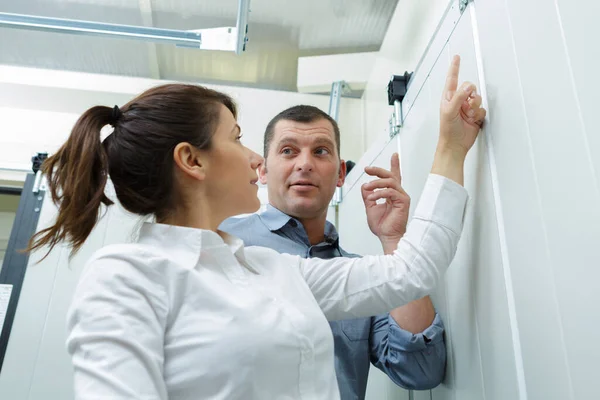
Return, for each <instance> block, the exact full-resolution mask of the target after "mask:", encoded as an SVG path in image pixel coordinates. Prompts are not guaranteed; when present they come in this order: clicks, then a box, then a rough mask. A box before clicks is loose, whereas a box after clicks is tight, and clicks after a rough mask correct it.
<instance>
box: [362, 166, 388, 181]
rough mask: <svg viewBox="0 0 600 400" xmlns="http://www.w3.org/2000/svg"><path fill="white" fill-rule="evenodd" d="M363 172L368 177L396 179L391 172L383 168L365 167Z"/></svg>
mask: <svg viewBox="0 0 600 400" xmlns="http://www.w3.org/2000/svg"><path fill="white" fill-rule="evenodd" d="M365 172H366V173H367V174H368V175H371V176H376V177H378V178H382V179H385V178H394V179H396V177H395V176H394V174H393V173H392V172H391V171H388V170H387V169H385V168H379V167H365Z"/></svg>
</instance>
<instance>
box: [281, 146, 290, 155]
mask: <svg viewBox="0 0 600 400" xmlns="http://www.w3.org/2000/svg"><path fill="white" fill-rule="evenodd" d="M281 154H286V155H290V154H292V149H290V148H289V147H286V148H284V149H283V150H281Z"/></svg>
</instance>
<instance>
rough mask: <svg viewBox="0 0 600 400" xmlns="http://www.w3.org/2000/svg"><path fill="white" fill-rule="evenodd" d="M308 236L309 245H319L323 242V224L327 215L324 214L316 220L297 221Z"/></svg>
mask: <svg viewBox="0 0 600 400" xmlns="http://www.w3.org/2000/svg"><path fill="white" fill-rule="evenodd" d="M298 220H299V221H300V222H301V223H302V226H304V230H305V231H306V234H307V235H308V241H309V242H310V244H311V245H315V244H319V243H321V242H323V241H324V240H325V222H326V221H327V215H326V214H324V215H323V216H321V217H318V218H310V219H300V218H299V219H298Z"/></svg>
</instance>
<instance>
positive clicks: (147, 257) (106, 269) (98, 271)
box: [82, 243, 177, 283]
mask: <svg viewBox="0 0 600 400" xmlns="http://www.w3.org/2000/svg"><path fill="white" fill-rule="evenodd" d="M175 270H177V261H176V259H174V258H173V257H171V255H170V254H169V253H167V252H166V251H165V250H164V249H160V248H157V247H153V246H149V245H147V244H140V243H123V244H111V245H107V246H104V247H102V248H100V249H98V250H97V251H95V252H94V253H93V254H92V256H91V257H90V258H89V259H88V261H87V262H86V264H85V267H84V270H83V272H82V278H83V277H85V276H86V275H87V276H89V275H92V276H94V277H95V279H103V278H107V279H114V278H115V277H120V278H123V279H135V280H137V281H140V282H141V281H144V280H145V281H155V282H156V283H158V282H161V281H164V280H165V277H167V276H168V275H170V274H172V273H173V272H175Z"/></svg>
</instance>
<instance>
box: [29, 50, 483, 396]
mask: <svg viewBox="0 0 600 400" xmlns="http://www.w3.org/2000/svg"><path fill="white" fill-rule="evenodd" d="M458 64H459V60H458V58H456V59H455V60H454V62H453V64H452V67H451V69H450V73H449V77H448V82H447V87H446V90H445V97H444V99H443V101H442V112H441V129H440V139H439V144H438V149H437V151H436V156H435V161H434V165H433V168H432V175H431V176H430V177H429V180H428V182H427V184H426V188H425V190H424V193H423V195H422V198H421V202H420V204H419V206H418V207H417V210H416V212H415V217H414V219H413V222H412V223H411V225H410V226H409V228H408V230H407V233H406V235H405V236H404V238H403V239H402V240H401V241H400V243H399V244H398V249H397V250H396V252H395V253H394V254H393V255H388V256H378V257H375V256H369V257H364V258H362V259H344V258H336V259H332V260H321V259H301V258H298V257H295V256H290V255H284V254H278V253H276V252H274V251H272V250H269V249H265V248H260V247H250V248H244V246H243V244H242V243H241V242H240V241H239V240H237V239H235V238H233V237H230V236H228V235H226V234H224V233H222V232H219V231H217V227H218V226H219V224H220V223H221V221H223V220H224V219H226V218H228V217H230V216H232V215H236V214H241V213H250V212H254V211H256V210H257V209H258V207H259V201H258V199H257V196H256V191H257V186H256V185H255V183H256V181H257V176H256V172H255V171H256V169H257V167H258V166H259V165H260V163H261V162H262V159H261V157H260V156H258V155H257V154H255V153H253V152H251V151H249V150H248V149H247V148H245V147H244V146H243V145H242V144H241V143H240V137H241V133H240V128H239V126H238V125H237V123H236V119H235V117H236V109H235V105H234V103H233V101H232V100H231V99H230V98H229V97H228V96H226V95H224V94H221V93H218V92H215V91H212V90H209V89H205V88H202V87H198V86H191V85H166V86H161V87H158V88H154V89H151V90H149V91H147V92H145V93H143V94H142V95H140V96H139V97H137V98H136V99H134V100H132V101H131V102H130V103H128V104H127V105H125V106H124V107H123V108H122V109H119V108H118V107H115V108H113V109H111V108H108V107H93V108H91V109H90V110H88V111H86V112H85V113H84V114H83V115H82V116H81V118H80V119H79V121H78V122H77V123H76V125H75V126H74V128H73V131H72V133H71V136H70V137H69V139H68V140H67V142H66V143H65V144H64V145H63V146H62V147H61V149H60V150H59V151H58V152H57V153H56V154H55V155H53V156H52V157H50V158H49V159H48V160H47V162H46V164H45V165H44V172H45V173H46V174H47V176H48V181H49V187H50V192H51V194H52V198H53V200H54V201H55V202H56V203H57V204H58V205H59V213H58V217H57V220H56V223H55V225H53V226H51V227H50V228H48V229H46V230H44V231H41V232H40V233H39V234H38V235H36V236H35V237H34V238H33V239H32V240H33V242H32V246H31V248H32V249H36V248H39V247H41V246H44V245H50V248H52V247H53V246H54V245H56V244H57V243H58V242H60V241H66V242H68V243H70V244H72V246H73V250H74V251H77V250H78V249H79V247H80V246H81V245H82V244H83V243H84V241H85V240H86V238H87V237H88V235H89V234H90V232H91V231H92V229H93V228H94V226H95V224H96V222H97V220H98V215H99V208H100V204H101V203H104V204H106V205H110V204H112V202H111V201H110V200H109V199H108V198H107V197H106V196H105V195H104V187H105V184H106V182H107V178H108V177H109V176H110V178H111V180H112V182H113V184H114V187H115V191H116V194H117V198H118V200H119V202H120V203H121V204H122V205H123V207H124V208H126V209H127V210H129V211H130V212H132V213H136V214H139V215H149V214H151V215H154V216H155V218H156V223H146V224H145V225H144V226H143V227H142V229H141V232H140V237H139V240H138V241H137V243H133V244H122V245H112V246H107V247H105V248H103V249H101V250H99V251H98V252H96V253H95V254H94V255H93V256H92V258H91V259H90V260H89V262H88V263H87V264H86V267H85V269H84V271H83V272H82V275H81V278H80V281H79V283H78V286H77V289H76V291H75V294H74V297H73V301H72V305H71V308H70V310H69V313H68V316H67V321H68V327H67V330H68V339H67V347H68V351H69V352H70V354H71V355H72V359H73V364H74V378H75V394H76V398H77V399H100V398H101V399H171V400H173V399H280V398H286V399H292V398H293V399H296V398H305V399H328V400H329V399H335V398H339V394H338V389H337V384H336V379H335V372H334V361H333V338H332V335H331V330H330V329H329V326H328V324H327V319H330V320H333V319H341V318H351V317H361V316H368V315H374V314H378V313H382V312H386V311H389V310H391V309H393V308H395V307H398V306H400V305H402V304H405V303H407V302H409V301H412V300H414V299H417V298H420V297H422V296H424V295H426V294H428V293H429V292H430V291H431V290H432V289H433V287H434V286H435V284H436V282H437V281H438V280H439V276H440V274H441V273H442V272H443V270H444V269H445V268H446V267H447V266H448V265H449V264H450V262H451V260H452V257H453V256H454V252H455V250H456V246H457V243H458V239H459V235H460V229H461V221H462V217H463V213H464V207H465V203H466V197H467V196H466V193H465V191H464V188H462V186H461V184H462V175H463V173H462V168H463V164H464V158H465V156H466V153H467V151H468V150H469V148H470V147H471V146H472V145H473V142H474V140H475V138H476V136H477V133H478V131H479V125H480V123H481V121H483V118H484V116H485V111H484V110H483V109H481V108H480V104H481V98H480V97H479V96H477V95H476V94H474V93H475V91H474V90H475V88H474V86H473V85H471V84H466V85H463V88H462V89H459V90H458V91H457V90H456V86H457V77H458ZM107 124H111V125H112V126H113V127H114V132H113V133H112V134H110V135H109V136H108V137H107V138H106V139H105V140H104V141H103V142H102V141H101V140H100V130H101V128H102V127H103V126H105V125H107ZM453 181H454V182H453ZM386 195H387V191H386V190H381V191H378V192H376V193H374V194H373V195H372V199H377V198H386ZM440 204H443V208H441V207H440V206H439V205H440ZM441 211H443V212H441ZM326 318H327V319H326Z"/></svg>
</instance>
